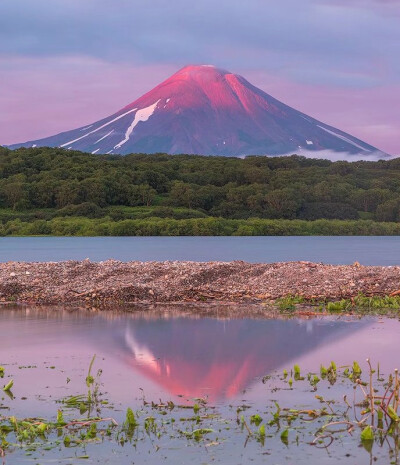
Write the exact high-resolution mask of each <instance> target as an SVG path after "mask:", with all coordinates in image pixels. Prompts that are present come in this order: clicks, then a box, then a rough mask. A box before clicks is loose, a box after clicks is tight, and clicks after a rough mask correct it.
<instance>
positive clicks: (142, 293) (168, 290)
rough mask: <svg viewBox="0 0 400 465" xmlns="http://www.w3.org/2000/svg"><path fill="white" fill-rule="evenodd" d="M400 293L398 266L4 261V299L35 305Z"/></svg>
mask: <svg viewBox="0 0 400 465" xmlns="http://www.w3.org/2000/svg"><path fill="white" fill-rule="evenodd" d="M359 293H363V294H365V295H369V296H372V295H397V294H400V267H399V266H387V267H383V266H361V265H360V264H358V263H355V264H353V265H341V266H338V265H325V264H318V263H311V262H284V263H270V264H254V263H247V262H243V261H233V262H204V263H201V262H180V261H166V262H119V261H115V260H107V261H104V262H91V261H90V260H83V261H66V262H47V263H27V262H8V263H2V264H0V301H1V302H21V303H22V302H25V303H35V304H71V305H76V304H82V303H86V304H88V305H115V306H116V305H126V304H130V303H136V304H141V303H143V304H149V303H178V302H182V303H183V302H222V303H229V302H235V303H245V302H249V303H257V302H263V301H268V300H275V299H277V298H280V297H284V296H287V295H301V296H303V297H304V298H305V299H312V298H317V299H318V298H320V299H323V298H327V299H340V298H350V297H353V296H356V295H357V294H359Z"/></svg>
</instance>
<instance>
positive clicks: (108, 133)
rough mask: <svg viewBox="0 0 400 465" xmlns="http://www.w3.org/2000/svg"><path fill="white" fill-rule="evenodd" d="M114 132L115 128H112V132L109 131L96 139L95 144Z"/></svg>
mask: <svg viewBox="0 0 400 465" xmlns="http://www.w3.org/2000/svg"><path fill="white" fill-rule="evenodd" d="M113 132H114V129H111V131H110V132H107V134H106V135H105V136H103V137H100V139H98V140H96V142H95V144H98V143H99V142H100V141H101V140H103V139H105V138H106V137H108V136H109V135H110V134H112V133H113Z"/></svg>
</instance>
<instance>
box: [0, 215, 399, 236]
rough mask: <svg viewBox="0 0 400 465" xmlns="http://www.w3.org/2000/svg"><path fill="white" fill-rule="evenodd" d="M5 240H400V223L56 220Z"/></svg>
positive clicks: (18, 224)
mask: <svg viewBox="0 0 400 465" xmlns="http://www.w3.org/2000/svg"><path fill="white" fill-rule="evenodd" d="M0 235H2V236H43V235H44V236H46V235H50V236H317V235H320V236H398V235H400V223H377V222H375V221H370V220H357V221H349V220H348V221H342V220H315V221H305V220H268V219H261V218H255V219H248V220H232V219H226V218H191V219H186V220H175V219H170V218H148V219H143V220H121V221H110V220H109V219H107V218H100V219H90V218H54V219H52V220H48V221H46V220H35V221H32V222H23V221H21V220H19V219H17V220H13V221H9V222H7V223H6V224H3V225H0Z"/></svg>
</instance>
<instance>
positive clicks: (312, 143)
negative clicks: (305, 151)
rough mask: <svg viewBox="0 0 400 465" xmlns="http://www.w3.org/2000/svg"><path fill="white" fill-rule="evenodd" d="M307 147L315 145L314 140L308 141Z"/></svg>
mask: <svg viewBox="0 0 400 465" xmlns="http://www.w3.org/2000/svg"><path fill="white" fill-rule="evenodd" d="M306 142H307V145H314V142H313V141H312V140H306Z"/></svg>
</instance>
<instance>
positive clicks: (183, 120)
mask: <svg viewBox="0 0 400 465" xmlns="http://www.w3.org/2000/svg"><path fill="white" fill-rule="evenodd" d="M36 146H49V147H62V148H66V149H73V150H81V151H84V152H90V153H99V154H100V153H103V154H128V153H134V152H136V153H137V152H141V153H157V152H163V153H168V154H179V153H186V154H200V155H223V156H242V155H249V154H253V155H283V154H289V153H300V154H301V155H305V156H307V155H309V154H311V155H312V154H313V153H315V152H318V151H323V150H325V151H330V152H335V153H336V152H337V153H339V154H340V153H341V154H344V153H345V154H349V155H357V156H358V158H360V156H361V158H365V159H368V158H372V157H374V158H377V157H378V158H385V157H386V156H388V155H387V154H386V153H384V152H382V151H380V150H379V149H377V148H376V147H373V146H372V145H370V144H367V143H365V142H363V141H361V140H359V139H357V138H355V137H353V136H351V135H349V134H347V133H345V132H343V131H340V130H339V129H336V128H334V127H331V126H328V125H326V124H324V123H321V122H320V121H318V120H316V119H314V118H312V117H310V116H307V115H305V114H304V113H301V112H299V111H297V110H294V109H293V108H291V107H289V106H288V105H285V104H283V103H281V102H280V101H278V100H276V99H275V98H273V97H271V96H270V95H268V94H267V93H265V92H263V91H262V90H260V89H258V88H257V87H255V86H253V85H252V84H250V83H249V82H248V81H247V80H246V79H244V78H243V77H242V76H239V75H237V74H232V73H230V72H228V71H224V70H222V69H218V68H215V67H214V66H210V65H202V66H186V67H184V68H182V69H181V70H180V71H178V72H177V73H175V74H174V75H173V76H171V77H170V78H169V79H167V80H166V81H164V82H162V83H161V84H159V85H158V86H157V87H155V88H154V89H153V90H151V91H150V92H148V93H147V94H145V95H143V96H142V97H140V98H138V99H137V100H135V101H134V102H132V103H130V104H129V105H127V106H126V107H124V108H122V109H121V110H119V111H118V112H117V113H115V114H113V115H111V116H109V117H107V118H104V119H102V120H100V121H97V122H95V123H92V124H89V125H87V126H85V127H81V128H78V129H74V130H71V131H67V132H63V133H60V134H57V135H54V136H51V137H47V138H44V139H40V140H33V141H28V142H25V143H20V144H14V145H12V146H10V148H12V149H15V148H18V147H36ZM339 157H340V155H339Z"/></svg>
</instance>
